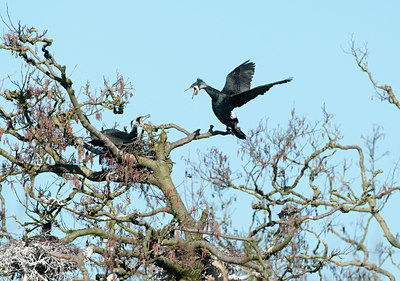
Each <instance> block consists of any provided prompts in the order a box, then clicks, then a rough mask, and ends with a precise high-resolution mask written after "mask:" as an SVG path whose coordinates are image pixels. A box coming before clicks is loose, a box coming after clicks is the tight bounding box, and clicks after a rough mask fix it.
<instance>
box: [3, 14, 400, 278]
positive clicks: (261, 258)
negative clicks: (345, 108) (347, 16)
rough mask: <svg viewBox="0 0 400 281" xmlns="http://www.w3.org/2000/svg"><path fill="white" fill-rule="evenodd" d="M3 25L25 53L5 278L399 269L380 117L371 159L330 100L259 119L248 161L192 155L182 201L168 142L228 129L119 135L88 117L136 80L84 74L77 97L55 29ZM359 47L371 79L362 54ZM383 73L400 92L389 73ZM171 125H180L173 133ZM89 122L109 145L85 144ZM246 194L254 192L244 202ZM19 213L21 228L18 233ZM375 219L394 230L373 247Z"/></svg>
mask: <svg viewBox="0 0 400 281" xmlns="http://www.w3.org/2000/svg"><path fill="white" fill-rule="evenodd" d="M7 26H8V28H9V32H8V33H6V34H5V35H4V38H3V40H2V44H1V45H0V49H2V50H4V51H9V52H10V53H11V54H14V55H16V56H18V57H20V58H21V59H22V61H23V69H24V70H25V72H24V75H23V77H22V79H21V81H12V82H13V86H14V88H13V89H4V90H3V89H0V96H1V106H0V117H1V119H0V137H1V146H0V155H1V159H2V169H1V174H0V203H1V211H0V219H1V233H0V237H1V238H2V240H1V241H2V244H1V246H0V253H1V254H0V275H1V276H3V277H4V278H5V279H9V280H17V279H19V278H22V279H24V280H67V279H68V280H94V279H96V280H115V279H119V280H124V279H130V278H136V279H139V280H141V279H146V280H147V279H154V280H290V279H294V280H309V279H308V278H309V276H312V277H314V276H316V277H318V278H319V279H321V280H326V278H328V277H330V278H331V279H335V278H336V280H347V279H350V278H351V279H354V278H358V280H381V279H385V278H386V279H389V280H394V279H395V277H394V276H395V275H396V273H397V272H396V271H394V270H398V269H399V264H398V263H397V262H396V253H397V249H398V248H399V245H400V243H399V241H398V237H397V234H395V233H394V232H393V231H391V230H390V229H389V227H388V226H387V223H386V221H385V218H384V217H383V216H382V215H381V211H382V209H383V208H384V207H385V205H386V203H387V202H388V200H389V199H390V196H391V195H392V194H393V193H394V192H396V191H397V190H398V189H400V187H399V186H398V185H396V184H398V183H397V181H396V176H397V170H396V169H395V167H394V170H393V171H392V173H393V177H391V178H388V179H387V180H386V181H384V182H382V180H381V179H380V176H379V175H380V174H381V173H382V170H380V169H379V165H378V164H377V163H376V161H377V160H378V159H379V156H377V155H376V152H375V150H374V148H375V147H376V145H377V143H378V142H379V139H380V138H381V137H382V133H381V131H380V130H378V129H377V130H375V133H374V134H373V136H372V137H368V138H367V137H366V138H365V140H366V143H367V145H366V147H367V157H369V160H366V156H365V152H364V149H363V147H362V146H359V145H352V144H350V145H349V144H345V143H342V142H341V135H340V131H339V129H337V128H335V127H334V126H333V125H332V123H331V119H332V116H331V115H329V114H328V113H326V112H325V110H323V112H324V118H323V120H322V121H320V122H316V123H312V122H307V121H306V120H305V119H304V118H300V117H298V116H297V115H296V114H295V112H294V111H293V113H292V115H291V116H290V118H289V122H288V125H287V126H286V127H278V128H271V129H270V128H268V126H267V124H265V123H260V125H259V126H258V127H257V128H256V129H254V130H253V131H251V132H250V134H249V138H248V139H247V140H246V141H245V142H242V143H241V144H240V148H239V151H240V154H241V158H242V163H241V166H242V168H241V169H240V170H237V171H236V170H234V168H233V167H234V166H235V165H234V164H231V163H230V161H231V160H230V157H229V156H227V155H225V154H224V153H223V152H222V151H220V150H218V149H217V148H212V149H210V150H209V151H207V152H205V153H204V154H203V155H201V157H200V158H199V161H198V162H196V161H195V160H193V159H188V160H189V163H190V165H189V169H191V171H189V172H188V174H187V185H188V186H193V189H191V190H190V189H187V190H186V193H187V192H191V194H189V195H190V196H189V197H190V200H186V199H185V197H184V196H185V194H183V193H182V192H179V191H178V189H177V187H176V185H175V184H174V182H173V180H172V178H171V173H172V169H173V166H174V165H175V163H174V162H173V159H171V153H172V151H173V150H175V149H179V148H180V147H181V146H184V145H186V144H188V143H190V142H195V141H201V140H202V139H204V138H211V137H214V136H215V135H229V133H228V132H220V131H214V130H213V128H212V127H211V128H210V129H209V130H208V131H205V132H201V131H200V130H197V131H195V132H188V131H187V130H185V129H184V128H181V127H180V126H178V125H176V124H162V125H154V124H151V123H147V124H143V125H141V126H142V131H143V133H142V136H141V137H139V138H138V139H137V140H136V141H134V142H132V143H131V144H128V145H122V146H118V147H117V146H115V145H114V143H112V142H111V141H110V140H109V139H108V138H107V137H106V136H105V135H103V134H102V133H101V132H100V131H99V130H97V129H96V128H95V127H93V126H92V124H91V123H90V119H91V118H93V116H95V117H96V118H97V119H100V118H101V114H102V112H103V111H105V110H112V111H113V112H114V113H115V114H122V113H123V111H124V107H125V105H126V102H127V101H128V100H129V99H130V98H131V87H130V85H129V83H127V82H126V79H125V78H124V77H123V76H120V75H118V76H117V78H116V80H115V81H114V82H110V81H104V87H103V89H102V90H101V91H100V92H98V93H96V92H92V91H91V89H90V87H89V85H86V86H84V87H82V88H81V89H82V90H81V91H80V92H79V97H78V94H77V92H76V91H77V89H79V87H77V86H75V85H74V84H73V81H72V80H71V79H70V78H69V75H68V72H67V67H66V66H65V65H63V64H60V63H59V62H57V60H56V58H55V57H54V56H53V55H52V53H51V52H50V47H51V45H52V42H53V41H52V40H51V39H49V38H47V37H46V32H44V33H41V32H39V31H38V30H36V29H35V28H27V27H24V26H21V25H20V24H18V25H17V26H14V25H13V24H12V23H11V22H10V23H9V24H7ZM353 50H354V48H353ZM353 55H354V56H355V58H356V60H357V63H358V65H359V66H360V67H361V68H362V69H363V70H364V71H366V72H367V73H368V74H369V76H370V79H371V81H372V82H373V80H372V76H371V74H370V72H369V71H368V69H367V68H366V64H363V58H364V57H363V56H362V59H360V55H359V53H358V52H357V51H355V50H354V52H353ZM373 83H374V85H375V82H373ZM375 86H376V87H377V88H379V89H382V90H384V91H385V96H383V97H387V98H386V99H387V100H388V101H389V102H390V103H393V104H397V99H396V97H395V95H394V93H393V92H392V90H391V88H390V87H389V86H378V85H375ZM386 95H387V96H386ZM397 106H398V105H397ZM84 112H85V114H84ZM171 130H176V131H178V132H179V133H180V134H181V135H182V137H181V138H178V139H174V140H170V139H169V138H168V137H167V132H168V131H171ZM89 135H92V136H96V137H97V138H98V139H100V140H101V141H102V142H103V143H104V144H105V146H106V148H105V149H101V148H95V147H93V146H91V145H89V144H88V143H87V141H86V140H87V138H88V136H89ZM98 155H99V156H98ZM96 157H99V158H100V159H101V163H100V164H97V160H96ZM95 160H96V161H95ZM50 176H51V177H53V178H54V180H53V181H52V183H51V184H47V185H45V184H43V182H45V181H44V179H45V178H48V177H50ZM5 189H8V190H9V189H12V190H14V191H15V194H16V196H18V198H19V200H20V204H21V206H23V208H24V210H25V214H26V217H25V218H19V217H15V216H14V217H12V216H10V214H8V213H7V211H6V210H7V206H9V205H10V204H14V202H13V201H11V200H10V199H9V198H7V197H4V196H3V195H2V194H4V193H3V192H4V190H5ZM186 195H187V194H186ZM238 196H247V197H248V201H247V202H248V205H247V206H243V205H241V206H238V205H237V204H236V202H235V197H238ZM139 201H140V203H139ZM234 209H240V211H241V212H242V211H243V212H248V213H249V229H248V230H247V231H238V230H237V229H236V228H235V226H234V224H232V221H233V220H234V217H232V215H231V214H232V210H234ZM10 220H14V221H15V222H16V223H18V224H19V225H20V226H21V227H23V229H24V233H21V234H19V235H17V234H13V233H10V232H9V231H8V225H9V221H10ZM372 221H376V222H377V226H378V227H379V229H380V231H383V233H384V239H382V241H379V245H378V246H379V248H377V249H370V245H369V244H367V238H368V237H369V235H371V231H375V230H371V228H372V227H373V226H372ZM352 222H357V223H358V224H353V225H352V224H351V223H352ZM375 256H376V257H375ZM390 263H392V264H393V265H394V267H390V266H388V264H390ZM388 268H389V269H388ZM356 280H357V279H356Z"/></svg>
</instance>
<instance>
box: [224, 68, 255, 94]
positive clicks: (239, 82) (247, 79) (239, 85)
mask: <svg viewBox="0 0 400 281" xmlns="http://www.w3.org/2000/svg"><path fill="white" fill-rule="evenodd" d="M255 66H256V65H255V64H254V63H253V62H250V61H248V60H247V61H245V62H244V63H242V64H241V65H239V66H238V67H236V68H235V69H234V70H233V71H232V72H231V73H229V74H228V75H227V76H226V82H225V86H224V88H223V89H222V91H221V92H223V93H224V94H227V95H235V94H239V93H241V92H245V91H248V90H250V83H251V80H252V79H253V75H254V68H255Z"/></svg>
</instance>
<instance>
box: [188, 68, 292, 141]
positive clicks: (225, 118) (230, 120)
mask: <svg viewBox="0 0 400 281" xmlns="http://www.w3.org/2000/svg"><path fill="white" fill-rule="evenodd" d="M254 68H255V64H254V63H253V62H250V61H248V60H247V61H245V62H244V63H242V64H241V65H239V66H238V67H236V68H235V69H234V70H233V71H232V72H231V73H229V74H228V76H227V77H226V83H225V86H224V88H223V89H222V91H218V90H217V89H214V88H212V87H210V86H209V85H207V84H206V83H205V82H204V81H203V80H201V79H197V81H196V82H194V83H193V84H192V85H191V86H190V87H189V89H194V92H193V96H192V98H193V97H194V96H195V95H197V93H198V92H199V91H200V90H201V89H204V90H205V91H206V92H207V93H208V95H209V96H210V97H211V99H212V109H213V111H214V114H215V116H217V118H218V119H219V121H221V122H222V123H223V124H225V125H226V126H227V129H229V128H230V129H232V131H233V133H234V134H235V136H237V137H238V138H239V139H245V138H246V135H245V134H244V133H243V132H242V131H241V130H240V128H239V127H238V125H237V124H238V122H239V121H238V119H237V117H236V114H235V112H233V109H234V108H236V107H240V106H242V105H244V104H245V103H247V102H248V101H250V100H252V99H254V98H255V97H256V96H258V95H263V94H264V93H265V92H266V91H268V90H269V89H270V88H271V87H273V86H274V85H277V84H284V83H287V82H290V81H292V78H288V79H285V80H281V81H277V82H274V83H270V84H266V85H262V86H258V87H255V88H253V89H250V83H251V80H252V79H253V75H254ZM189 89H187V90H189ZM187 90H186V91H187Z"/></svg>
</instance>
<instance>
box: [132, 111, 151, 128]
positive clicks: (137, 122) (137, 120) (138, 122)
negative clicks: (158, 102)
mask: <svg viewBox="0 0 400 281" xmlns="http://www.w3.org/2000/svg"><path fill="white" fill-rule="evenodd" d="M149 117H150V114H147V115H145V116H139V117H136V118H135V119H134V120H132V122H131V126H132V129H133V128H136V127H138V126H139V125H141V124H143V122H144V120H146V119H147V118H149Z"/></svg>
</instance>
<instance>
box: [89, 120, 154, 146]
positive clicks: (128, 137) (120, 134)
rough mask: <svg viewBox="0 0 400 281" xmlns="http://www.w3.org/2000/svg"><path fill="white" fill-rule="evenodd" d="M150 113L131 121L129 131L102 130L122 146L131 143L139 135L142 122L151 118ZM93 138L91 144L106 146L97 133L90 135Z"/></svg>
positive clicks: (113, 141)
mask: <svg viewBox="0 0 400 281" xmlns="http://www.w3.org/2000/svg"><path fill="white" fill-rule="evenodd" d="M149 117H150V115H149V114H148V115H145V116H139V117H137V118H136V119H134V120H133V121H132V122H131V131H130V132H129V133H127V132H124V131H120V130H117V129H106V130H102V131H101V133H102V134H103V135H104V136H106V137H107V138H108V139H109V140H110V141H111V142H112V143H114V144H115V145H116V146H121V145H123V144H127V143H131V142H133V141H135V139H136V138H137V135H138V127H139V125H140V124H143V121H144V120H146V119H147V118H149ZM90 137H91V140H90V141H89V143H90V144H92V145H95V146H100V147H105V144H104V142H103V141H102V140H101V139H99V138H98V137H96V136H95V135H92V134H91V135H90Z"/></svg>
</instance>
